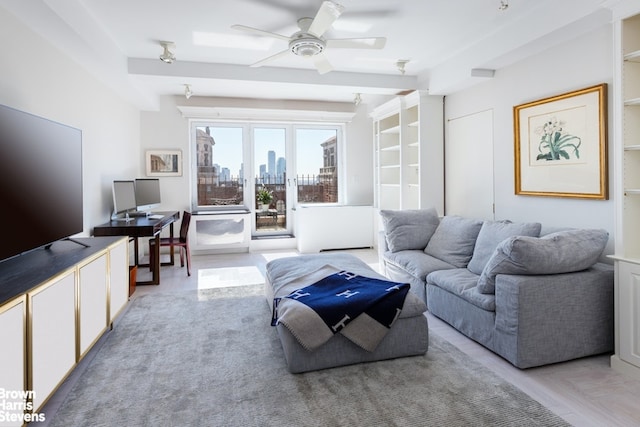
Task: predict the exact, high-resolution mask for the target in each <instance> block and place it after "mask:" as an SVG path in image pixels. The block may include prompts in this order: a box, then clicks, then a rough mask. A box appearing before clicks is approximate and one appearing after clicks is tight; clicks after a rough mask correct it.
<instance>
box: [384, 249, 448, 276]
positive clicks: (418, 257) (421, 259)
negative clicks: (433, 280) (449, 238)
mask: <svg viewBox="0 0 640 427" xmlns="http://www.w3.org/2000/svg"><path fill="white" fill-rule="evenodd" d="M384 261H385V262H386V263H388V264H392V265H394V266H396V267H399V268H401V269H403V270H404V271H406V272H407V273H409V274H410V275H412V276H413V277H415V278H417V279H419V280H420V281H422V282H423V283H424V281H425V280H426V277H427V274H429V273H431V272H432V271H436V270H449V269H452V268H455V267H454V266H453V265H451V264H448V263H446V262H444V261H441V260H439V259H438V258H434V257H432V256H429V255H427V254H425V253H424V251H422V250H409V251H399V252H390V251H388V252H385V254H384Z"/></svg>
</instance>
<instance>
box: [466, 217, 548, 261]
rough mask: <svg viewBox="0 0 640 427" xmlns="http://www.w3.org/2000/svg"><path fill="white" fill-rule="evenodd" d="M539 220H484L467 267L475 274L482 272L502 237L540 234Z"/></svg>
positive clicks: (535, 235) (536, 235)
mask: <svg viewBox="0 0 640 427" xmlns="http://www.w3.org/2000/svg"><path fill="white" fill-rule="evenodd" d="M541 227H542V225H541V224H540V223H539V222H532V223H513V222H511V221H509V220H505V221H485V222H484V224H482V228H481V229H480V233H479V234H478V239H477V240H476V246H475V248H474V249H473V256H472V257H471V261H469V265H468V266H467V268H468V269H469V271H471V272H472V273H475V274H482V270H484V266H485V265H487V261H489V258H491V254H493V251H494V250H495V249H496V247H497V246H498V244H499V243H500V242H502V241H503V240H504V239H506V238H508V237H512V236H531V237H538V236H540V228H541Z"/></svg>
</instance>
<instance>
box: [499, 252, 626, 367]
mask: <svg viewBox="0 0 640 427" xmlns="http://www.w3.org/2000/svg"><path fill="white" fill-rule="evenodd" d="M613 317H614V315H613V267H612V266H610V265H606V264H595V265H594V266H592V267H591V268H589V269H588V270H584V271H579V272H575V273H565V274H553V275H533V276H525V275H504V274H501V275H498V276H496V330H495V332H496V335H495V341H494V343H495V346H496V350H497V352H498V353H500V354H503V353H506V354H509V356H506V355H505V357H506V358H507V359H509V360H510V361H511V362H512V363H513V364H514V365H516V366H518V367H520V368H527V367H531V366H538V365H542V364H547V363H555V362H559V361H564V360H570V359H574V358H578V357H583V356H587V355H592V354H599V353H604V352H608V351H611V350H612V349H613V337H614V335H613ZM512 358H513V359H514V360H511V359H512Z"/></svg>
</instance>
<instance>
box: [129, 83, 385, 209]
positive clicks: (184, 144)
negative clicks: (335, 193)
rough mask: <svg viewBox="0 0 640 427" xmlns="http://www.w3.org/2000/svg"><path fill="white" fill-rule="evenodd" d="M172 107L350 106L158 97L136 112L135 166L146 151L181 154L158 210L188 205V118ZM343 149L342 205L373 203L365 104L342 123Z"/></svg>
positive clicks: (164, 184) (163, 184)
mask: <svg viewBox="0 0 640 427" xmlns="http://www.w3.org/2000/svg"><path fill="white" fill-rule="evenodd" d="M178 106H191V107H233V108H273V109H296V108H297V109H302V110H320V111H342V112H344V111H348V110H349V109H351V110H352V109H353V105H350V104H347V105H345V104H343V103H321V102H300V101H283V100H272V101H270V100H250V99H235V98H212V97H197V96H194V97H192V98H190V99H189V100H187V99H185V98H184V97H181V96H164V97H162V98H161V100H160V109H159V110H158V111H144V112H142V114H141V141H142V143H141V147H140V153H139V156H140V165H139V166H140V168H141V172H142V173H144V167H145V165H144V152H145V151H146V150H149V149H179V150H181V151H182V153H183V175H182V176H181V177H164V178H161V189H162V190H161V191H162V195H161V196H162V208H163V209H170V210H174V209H175V210H183V209H190V204H191V198H190V184H191V183H190V180H189V176H190V170H189V166H190V165H189V155H190V152H191V150H190V146H189V121H188V119H186V118H183V117H182V115H181V113H180V111H179V110H178ZM345 133H346V138H345V139H346V146H345V147H344V149H345V150H344V154H345V157H346V158H345V159H344V160H345V163H343V166H344V167H345V172H346V180H347V186H346V203H348V204H350V205H367V204H369V205H370V204H372V203H373V149H372V148H371V147H372V141H373V136H372V127H371V120H370V118H369V117H368V115H367V111H366V106H365V105H364V104H361V105H360V106H359V108H358V109H357V112H356V115H355V117H354V119H353V121H352V122H351V123H349V124H347V126H346V130H345Z"/></svg>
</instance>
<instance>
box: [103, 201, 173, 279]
mask: <svg viewBox="0 0 640 427" xmlns="http://www.w3.org/2000/svg"><path fill="white" fill-rule="evenodd" d="M154 215H163V216H162V218H161V219H151V218H148V217H132V218H131V219H130V220H129V221H128V222H127V221H124V220H123V221H117V220H116V221H114V220H112V221H109V222H107V223H105V224H102V225H97V226H95V227H93V235H94V236H129V237H130V238H133V242H134V247H135V254H134V262H135V264H136V265H137V266H140V265H141V264H140V263H139V262H138V238H139V237H153V238H155V239H156V244H155V245H154V248H155V249H154V250H155V251H156V253H155V254H154V255H155V257H154V259H155V260H156V262H155V264H154V265H152V266H151V271H152V277H151V280H150V281H145V282H136V285H159V284H160V265H161V263H160V232H161V231H162V230H163V229H164V228H165V227H166V226H169V233H170V236H171V237H173V223H174V222H175V221H177V220H178V219H179V218H180V212H178V211H173V212H154ZM170 256H171V261H170V262H169V263H168V264H169V265H173V262H174V259H173V251H172V253H171V255H170ZM147 265H148V264H147Z"/></svg>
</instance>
